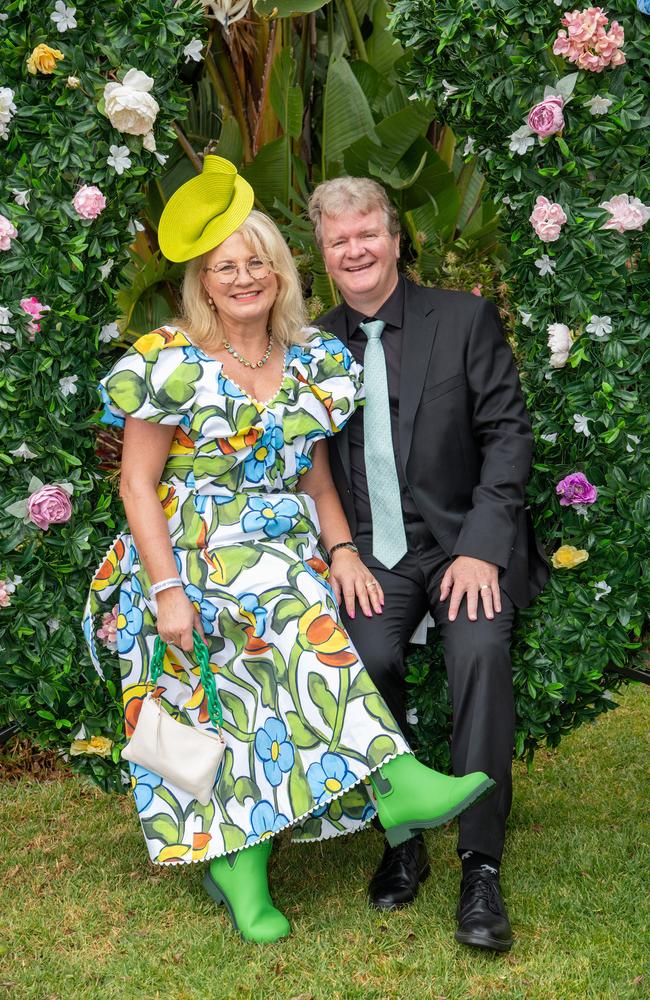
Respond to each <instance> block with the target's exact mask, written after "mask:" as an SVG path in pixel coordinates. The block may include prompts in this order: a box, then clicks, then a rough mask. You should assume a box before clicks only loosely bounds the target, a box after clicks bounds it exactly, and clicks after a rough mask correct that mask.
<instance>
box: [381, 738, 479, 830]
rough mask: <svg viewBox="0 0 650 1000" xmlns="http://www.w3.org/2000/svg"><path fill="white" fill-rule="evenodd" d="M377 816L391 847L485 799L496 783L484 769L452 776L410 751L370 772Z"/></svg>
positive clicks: (438, 824) (445, 821)
mask: <svg viewBox="0 0 650 1000" xmlns="http://www.w3.org/2000/svg"><path fill="white" fill-rule="evenodd" d="M370 782H371V784H372V787H373V790H374V793H375V797H376V802H375V804H376V807H377V815H378V816H379V820H380V822H381V825H382V826H383V828H384V830H385V831H386V839H387V840H388V843H389V844H390V845H391V847H397V845H398V844H402V843H404V841H405V840H408V839H409V838H410V837H413V836H415V834H416V833H419V831H420V830H428V829H430V828H431V827H434V826H440V825H441V824H442V823H447V822H448V821H449V820H450V819H453V818H454V816H458V815H459V814H460V813H462V812H464V811H465V809H468V808H469V806H472V805H474V803H475V802H478V800H479V799H482V798H484V797H485V796H486V795H488V794H489V793H490V791H491V790H492V789H493V788H494V786H495V784H496V782H494V781H492V778H488V776H487V774H484V773H483V771H474V772H473V773H472V774H466V775H465V776H464V777H462V778H453V777H450V776H449V775H447V774H440V772H439V771H434V770H433V769H432V768H430V767H426V766H425V765H424V764H421V763H420V762H419V761H418V760H416V759H415V757H414V756H413V754H410V753H408V754H406V753H405V754H401V755H400V756H399V757H395V758H393V760H389V762H388V763H387V764H382V766H381V767H380V768H378V769H377V770H376V771H374V772H373V773H372V774H371V775H370Z"/></svg>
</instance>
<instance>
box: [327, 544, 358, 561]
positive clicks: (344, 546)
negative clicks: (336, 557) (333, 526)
mask: <svg viewBox="0 0 650 1000" xmlns="http://www.w3.org/2000/svg"><path fill="white" fill-rule="evenodd" d="M337 549H350V551H351V552H354V553H355V554H356V555H359V550H358V548H357V547H356V545H355V544H354V542H337V543H336V545H333V546H332V548H331V549H330V550H329V552H328V553H327V554H328V556H329V560H330V562H331V561H332V556H333V554H334V553H335V552H336V550H337Z"/></svg>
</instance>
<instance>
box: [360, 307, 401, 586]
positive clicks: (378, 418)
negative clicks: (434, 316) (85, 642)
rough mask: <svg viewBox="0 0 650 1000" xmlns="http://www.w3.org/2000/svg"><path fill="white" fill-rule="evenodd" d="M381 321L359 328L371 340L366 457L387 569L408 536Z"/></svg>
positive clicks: (379, 551)
mask: <svg viewBox="0 0 650 1000" xmlns="http://www.w3.org/2000/svg"><path fill="white" fill-rule="evenodd" d="M385 325H386V324H385V323H384V322H383V320H381V319H372V320H367V321H366V322H365V323H360V324H359V329H361V330H363V332H364V333H365V335H366V337H367V338H368V344H367V345H366V351H365V354H364V358H363V370H364V376H363V378H364V383H365V387H366V405H365V411H364V416H363V453H364V457H365V461H366V479H367V481H368V494H369V496H370V510H371V511H372V554H373V555H374V557H375V558H376V559H378V560H379V562H381V563H383V564H384V566H386V567H387V569H392V567H393V566H394V565H395V564H396V563H398V562H399V561H400V559H401V558H402V556H404V555H406V552H407V544H406V533H405V531H404V521H403V520H402V502H401V498H400V488H399V480H398V478H397V469H396V467H395V455H394V453H393V437H392V434H391V427H390V405H389V401H388V376H387V375H386V358H385V356H384V348H383V347H382V344H381V335H382V333H383V332H384V327H385Z"/></svg>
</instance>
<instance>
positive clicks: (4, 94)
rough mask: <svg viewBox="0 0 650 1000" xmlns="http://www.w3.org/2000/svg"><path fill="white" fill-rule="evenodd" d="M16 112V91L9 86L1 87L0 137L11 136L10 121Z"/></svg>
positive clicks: (6, 137)
mask: <svg viewBox="0 0 650 1000" xmlns="http://www.w3.org/2000/svg"><path fill="white" fill-rule="evenodd" d="M15 113H16V105H15V104H14V92H13V90H11V89H10V88H9V87H0V139H8V138H9V128H8V125H9V122H10V121H11V119H12V118H13V116H14V115H15Z"/></svg>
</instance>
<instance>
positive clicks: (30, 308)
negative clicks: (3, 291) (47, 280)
mask: <svg viewBox="0 0 650 1000" xmlns="http://www.w3.org/2000/svg"><path fill="white" fill-rule="evenodd" d="M20 308H21V309H22V310H23V312H26V313H27V315H28V316H33V317H34V319H36V320H38V319H42V318H43V313H46V312H49V311H50V307H49V306H46V305H43V303H42V302H39V301H38V299H37V298H36V296H35V295H32V296H31V298H29V299H21V300H20ZM32 325H36V324H32V323H30V324H29V326H30V328H31V326H32ZM39 329H40V327H39Z"/></svg>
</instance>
